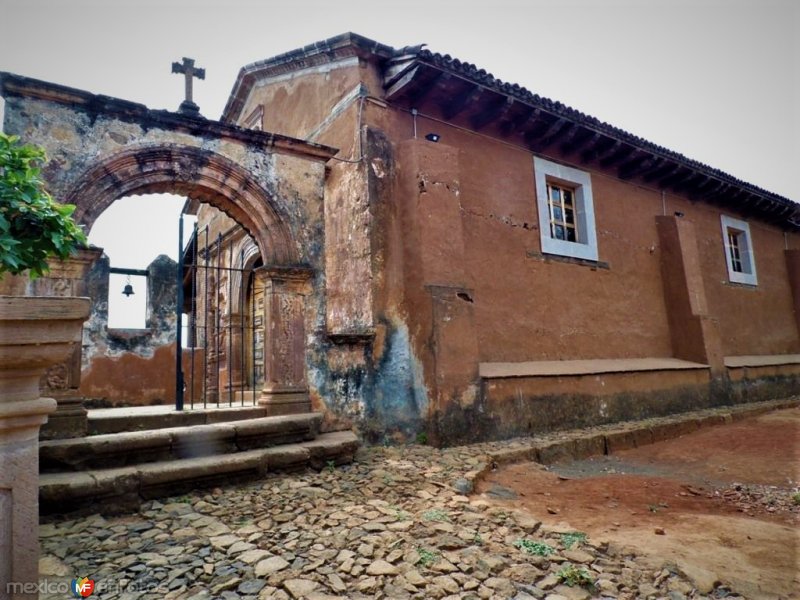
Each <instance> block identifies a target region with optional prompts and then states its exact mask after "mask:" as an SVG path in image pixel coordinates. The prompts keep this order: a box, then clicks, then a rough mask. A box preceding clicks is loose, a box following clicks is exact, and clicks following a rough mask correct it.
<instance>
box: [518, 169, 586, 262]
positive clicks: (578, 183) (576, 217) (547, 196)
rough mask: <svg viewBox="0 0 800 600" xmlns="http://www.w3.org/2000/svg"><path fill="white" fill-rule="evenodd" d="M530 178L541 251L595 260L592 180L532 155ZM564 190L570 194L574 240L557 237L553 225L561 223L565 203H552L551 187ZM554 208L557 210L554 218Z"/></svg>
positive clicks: (582, 174) (555, 226)
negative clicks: (557, 204) (534, 199)
mask: <svg viewBox="0 0 800 600" xmlns="http://www.w3.org/2000/svg"><path fill="white" fill-rule="evenodd" d="M533 171H534V180H535V184H536V198H537V208H538V214H539V237H540V241H541V244H542V253H543V254H555V255H558V256H567V257H570V258H577V259H582V260H588V261H595V262H596V261H597V260H598V251H597V232H596V229H595V219H594V199H593V195H592V180H591V177H590V175H589V173H587V172H586V171H581V170H580V169H574V168H572V167H567V166H565V165H561V164H558V163H554V162H552V161H549V160H546V159H543V158H540V157H538V156H534V157H533ZM554 189H558V190H562V191H563V190H567V191H569V192H570V193H571V195H572V203H573V206H572V210H573V224H574V231H575V239H574V240H570V239H560V238H558V235H557V227H559V226H565V236H564V237H565V238H568V237H569V236H568V235H566V230H567V228H566V225H567V223H566V221H567V219H566V214H565V212H564V211H565V205H564V203H563V194H562V202H561V205H560V206H555V203H554V202H553V201H552V200H553V199H552V190H554ZM556 209H560V211H561V217H562V218H560V219H559V218H558V214H557V211H556Z"/></svg>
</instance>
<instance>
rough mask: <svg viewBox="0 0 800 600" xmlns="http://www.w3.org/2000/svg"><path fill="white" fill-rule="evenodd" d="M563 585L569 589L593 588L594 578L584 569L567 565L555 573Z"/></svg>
mask: <svg viewBox="0 0 800 600" xmlns="http://www.w3.org/2000/svg"><path fill="white" fill-rule="evenodd" d="M556 577H558V578H559V579H560V580H561V581H562V582H563V583H565V584H566V585H568V586H570V587H575V586H580V587H593V586H594V577H592V574H591V573H589V571H588V570H586V569H585V568H584V567H576V566H575V565H568V566H566V567H564V568H563V569H561V570H560V571H559V572H558V573H556Z"/></svg>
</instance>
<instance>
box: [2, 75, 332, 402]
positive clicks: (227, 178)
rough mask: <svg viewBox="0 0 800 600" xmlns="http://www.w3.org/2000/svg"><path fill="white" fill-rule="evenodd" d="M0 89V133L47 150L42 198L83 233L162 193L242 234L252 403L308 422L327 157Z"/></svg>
mask: <svg viewBox="0 0 800 600" xmlns="http://www.w3.org/2000/svg"><path fill="white" fill-rule="evenodd" d="M0 87H1V88H2V95H3V97H4V98H5V100H6V109H5V123H4V130H5V131H6V132H7V133H10V134H16V135H20V136H21V137H22V138H23V139H24V141H26V142H30V143H34V144H37V145H40V146H42V147H44V148H45V149H46V150H47V153H48V157H49V159H50V162H49V163H48V166H47V168H46V169H45V171H44V176H45V179H46V180H47V184H48V188H49V189H50V191H51V193H52V194H53V196H54V197H55V198H56V199H57V200H58V201H60V202H67V203H70V204H75V205H76V207H77V208H76V211H75V215H74V216H75V218H76V220H77V221H78V222H79V223H80V224H82V225H84V226H85V227H86V229H87V230H88V229H90V228H91V226H92V225H93V223H94V221H95V220H96V219H97V217H98V216H99V215H100V214H101V213H102V212H103V211H104V210H105V209H106V208H108V207H109V206H110V205H111V204H112V203H113V202H114V201H115V200H117V199H119V198H121V197H124V196H130V195H134V194H147V193H162V192H166V193H174V194H179V195H182V196H186V197H188V198H190V199H191V200H194V201H199V202H203V203H208V204H210V205H212V206H214V207H215V208H217V209H219V210H221V211H222V212H224V213H226V214H227V215H228V216H230V217H231V218H233V219H234V220H235V221H236V222H237V223H238V224H240V225H242V226H243V227H244V228H245V229H246V230H247V231H248V232H249V233H250V235H251V236H252V237H253V239H254V240H255V243H256V245H257V247H258V253H260V256H261V259H262V262H263V265H264V266H263V267H262V268H260V269H259V271H258V274H259V277H261V278H263V286H264V289H266V298H265V302H264V309H263V310H264V314H263V319H264V323H265V324H267V325H268V326H267V327H266V331H268V332H269V335H268V336H267V339H266V340H265V345H264V366H265V370H266V373H265V374H264V391H263V392H262V394H261V400H260V401H261V402H262V403H263V404H266V405H267V406H268V408H269V411H268V412H272V413H274V414H281V413H285V412H300V411H303V410H308V408H309V407H310V403H309V399H308V387H307V383H306V374H305V371H306V367H305V365H306V343H305V339H306V336H305V331H307V330H309V328H313V327H314V319H315V318H316V317H315V315H317V314H318V313H319V306H320V302H321V297H320V295H321V292H320V291H319V290H320V289H321V287H322V284H321V283H320V281H321V278H318V277H317V274H318V273H321V271H322V268H323V261H324V257H323V255H322V250H321V248H320V245H319V244H315V243H312V242H313V239H314V236H315V235H316V234H317V232H319V231H321V230H322V228H323V226H324V224H323V216H322V215H323V210H322V200H323V185H324V175H325V162H326V161H327V160H328V159H329V158H330V157H331V156H333V154H335V152H336V151H335V150H334V149H332V148H329V147H326V146H321V145H319V144H313V143H308V142H304V141H301V140H297V139H293V138H289V137H285V136H280V135H276V134H271V133H266V132H261V131H252V130H244V129H241V128H239V127H236V126H232V125H226V124H223V123H220V122H217V121H211V120H207V119H204V118H202V117H199V116H192V115H186V114H179V113H172V112H167V111H157V110H150V109H148V108H147V107H145V106H143V105H140V104H135V103H131V102H127V101H124V100H119V99H114V98H108V97H104V96H98V95H94V94H90V93H88V92H84V91H80V90H76V89H72V88H67V87H63V86H59V85H55V84H51V83H47V82H42V81H37V80H32V79H27V78H24V77H19V76H15V75H10V74H0ZM143 235H146V232H143Z"/></svg>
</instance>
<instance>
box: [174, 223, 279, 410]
mask: <svg viewBox="0 0 800 600" xmlns="http://www.w3.org/2000/svg"><path fill="white" fill-rule="evenodd" d="M230 233H231V232H230V231H229V232H227V233H226V234H224V235H223V234H222V233H221V232H219V233H217V236H216V238H212V239H211V240H210V239H209V227H208V225H206V226H205V227H204V228H203V230H201V231H198V227H197V225H196V224H195V225H194V228H193V231H192V236H191V238H190V240H189V243H188V244H187V245H186V247H185V248H184V245H183V234H184V222H183V215H181V217H180V221H179V225H178V244H179V253H178V256H179V260H178V269H177V284H178V294H177V306H176V313H177V323H176V345H177V351H176V361H175V372H176V377H175V408H176V410H183V409H184V407H185V405H186V404H187V403H188V405H189V407H190V408H194V407H195V405H198V406H200V405H201V404H202V406H203V408H209V407H217V408H220V407H228V406H245V405H255V404H256V403H257V401H258V395H259V394H258V393H257V391H256V390H258V389H260V387H259V386H263V381H264V350H263V348H264V329H263V314H264V313H263V301H264V300H263V298H264V296H263V286H260V285H259V282H258V281H257V278H256V276H255V273H254V270H253V268H252V265H251V266H249V267H248V266H246V265H245V254H244V250H241V251H239V252H238V253H234V245H235V244H234V240H233V239H232V237H231V236H230ZM184 315H185V316H186V320H187V323H184ZM184 328H185V329H186V340H185V341H186V347H185V348H184V336H183V334H184ZM187 363H188V364H187Z"/></svg>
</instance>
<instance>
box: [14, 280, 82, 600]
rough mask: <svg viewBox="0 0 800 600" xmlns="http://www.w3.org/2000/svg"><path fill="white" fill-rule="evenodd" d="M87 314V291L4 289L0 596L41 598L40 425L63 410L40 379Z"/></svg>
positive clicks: (76, 336) (66, 352) (76, 340)
mask: <svg viewBox="0 0 800 600" xmlns="http://www.w3.org/2000/svg"><path fill="white" fill-rule="evenodd" d="M88 314H89V299H88V298H32V297H8V296H0V600H5V599H7V598H13V599H14V600H20V599H23V598H25V599H35V598H38V597H39V594H38V592H37V591H36V590H37V589H38V588H37V587H36V586H37V584H38V581H39V537H38V534H39V428H40V427H41V425H42V424H43V423H45V422H46V421H47V415H48V414H50V413H52V412H53V411H54V410H55V409H56V401H55V400H53V399H52V398H42V397H41V396H40V393H39V381H40V378H41V376H42V374H43V373H44V371H45V369H47V368H48V367H50V366H52V365H53V364H57V363H59V362H62V361H64V359H65V357H67V356H70V355H71V352H72V346H73V345H74V344H80V340H81V325H82V323H83V321H84V319H85V318H86V317H87V316H88ZM13 586H20V587H19V588H14V587H13Z"/></svg>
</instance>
